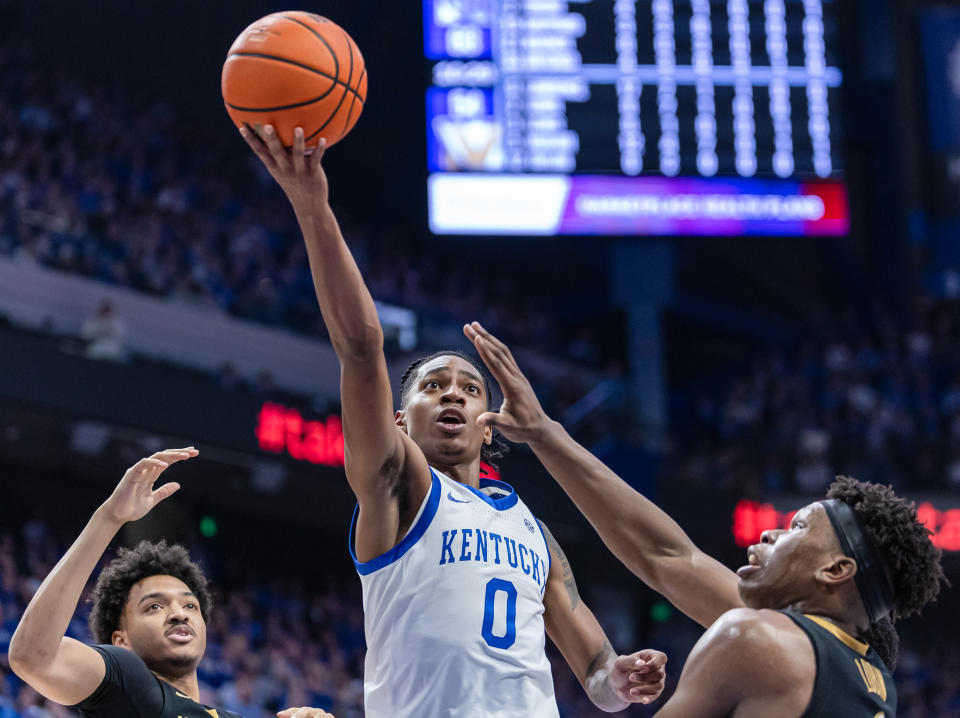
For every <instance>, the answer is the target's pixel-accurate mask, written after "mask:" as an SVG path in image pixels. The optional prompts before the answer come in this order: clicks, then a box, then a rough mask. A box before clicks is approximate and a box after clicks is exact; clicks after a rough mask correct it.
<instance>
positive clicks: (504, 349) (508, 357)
mask: <svg viewBox="0 0 960 718" xmlns="http://www.w3.org/2000/svg"><path fill="white" fill-rule="evenodd" d="M471 326H472V327H473V328H474V330H475V331H476V332H477V333H478V334H479V335H480V336H481V337H483V338H484V339H486V340H487V341H488V342H490V343H491V344H492V345H493V347H494V349H495V350H496V351H497V352H499V353H500V354H502V355H503V357H504V360H505V361H506V362H507V363H509V364H511V365H513V367H514V368H516V369H517V370H518V371H519V367H518V366H517V362H516V360H515V359H514V358H513V354H512V353H511V352H510V347H508V346H507V345H506V344H504V343H503V342H502V341H500V340H499V339H497V338H496V337H495V336H493V334H491V333H490V332H488V331H487V330H486V329H484V327H483V325H482V324H481V323H480V322H472V323H471Z"/></svg>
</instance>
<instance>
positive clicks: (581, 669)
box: [540, 522, 667, 713]
mask: <svg viewBox="0 0 960 718" xmlns="http://www.w3.org/2000/svg"><path fill="white" fill-rule="evenodd" d="M540 526H541V527H542V528H543V535H544V536H545V537H546V539H547V546H548V547H549V549H550V574H549V576H547V585H546V589H545V590H544V594H543V606H544V613H543V620H544V623H545V625H546V629H547V635H548V636H550V640H551V641H553V642H554V644H556V646H557V648H559V649H560V653H562V654H563V657H564V659H566V661H567V664H568V665H569V666H570V669H571V670H572V671H573V674H574V675H575V676H576V677H577V680H579V681H580V685H582V686H583V690H584V691H586V693H587V695H588V696H590V700H591V701H593V703H594V705H596V706H597V707H598V708H600V709H601V710H604V711H607V712H608V713H613V712H615V711H620V710H623V709H624V708H626V707H627V706H628V705H630V704H631V703H651V702H653V701H655V700H656V699H657V698H658V697H659V696H660V694H661V693H662V692H663V686H664V681H665V680H666V669H665V666H666V663H667V656H666V655H665V654H664V653H662V652H660V651H654V650H652V649H647V650H643V651H638V652H636V653H632V654H630V655H628V656H617V654H616V653H615V652H614V650H613V647H612V646H611V645H610V641H609V640H607V636H606V633H604V631H603V628H602V627H601V626H600V623H599V622H598V621H597V619H596V617H595V616H594V615H593V611H591V610H590V609H589V608H588V607H587V605H586V604H585V603H584V602H583V601H582V600H581V599H580V594H579V592H578V591H577V582H576V580H574V578H573V571H572V570H571V568H570V562H569V561H568V560H567V557H566V554H564V552H563V549H562V548H560V544H558V543H557V540H556V539H555V538H554V537H553V534H551V533H550V530H549V529H548V528H547V527H546V526H545V525H544V524H543V523H542V522H541V523H540Z"/></svg>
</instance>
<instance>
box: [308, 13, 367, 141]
mask: <svg viewBox="0 0 960 718" xmlns="http://www.w3.org/2000/svg"><path fill="white" fill-rule="evenodd" d="M340 31H341V32H342V33H343V35H344V37H347V39H348V40H349V36H348V35H347V32H346V30H344V29H343V28H341V29H340ZM347 50H348V51H349V52H350V71H349V72H348V73H347V85H346V87H347V88H348V89H349V87H350V81H351V80H353V48H352V47H350V43H349V42H348V43H347ZM339 74H340V69H339V67H338V69H337V75H339ZM354 96H356V93H354ZM346 97H347V91H346V90H344V91H343V94H342V95H340V102H338V103H337V106H336V107H334V108H333V112H331V113H330V116H329V117H328V118H327V119H326V120H324V123H323V124H322V125H320V126H319V127H318V128H317V129H316V130H315V131H314V132H312V133H311V134H310V136H309V137H307V139H308V140H312V139H313V138H314V137H316V136H317V135H319V134H320V133H321V132H323V130H324V128H325V127H326V126H327V125H329V124H330V121H331V120H332V119H333V118H334V117H336V116H337V114H338V113H339V112H340V108H341V107H343V101H344V100H345V99H346ZM347 116H348V117H349V114H348V115H347ZM341 139H343V133H342V132H341V133H340V136H339V137H338V138H337V142H339V141H340V140H341Z"/></svg>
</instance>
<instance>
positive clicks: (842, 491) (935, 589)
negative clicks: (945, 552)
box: [827, 476, 949, 670]
mask: <svg viewBox="0 0 960 718" xmlns="http://www.w3.org/2000/svg"><path fill="white" fill-rule="evenodd" d="M827 498H828V499H837V500H839V501H843V502H844V503H845V504H847V505H848V506H850V507H851V508H852V509H853V512H854V514H856V517H857V521H858V522H859V523H860V526H861V527H862V528H863V531H864V532H865V533H866V534H867V537H868V538H869V539H870V541H871V542H872V543H873V545H874V547H875V548H876V549H877V551H878V552H879V553H880V555H881V556H882V557H883V559H884V561H885V562H886V568H887V575H888V577H889V578H890V584H891V586H893V603H894V606H893V611H892V612H891V614H890V620H889V621H887V620H885V621H879V622H878V623H875V624H873V625H871V626H870V631H869V635H868V639H870V643H871V644H872V645H873V647H874V649H875V650H876V651H877V653H879V654H880V656H881V658H883V661H884V663H886V664H887V665H888V666H889V667H890V668H891V670H892V669H893V666H894V665H896V652H897V643H898V641H897V636H896V631H895V630H894V628H893V623H894V622H895V621H897V620H899V619H901V618H905V617H907V616H912V615H914V614H917V613H920V611H921V610H922V609H923V607H924V606H925V605H927V604H928V603H931V602H932V601H935V600H936V598H937V595H938V594H939V593H940V584H942V583H944V584H947V585H949V582H948V581H947V579H946V577H945V576H944V573H943V567H942V566H941V565H940V556H941V554H942V551H941V550H940V549H939V548H937V547H936V546H934V545H933V542H932V541H931V540H930V535H931V531H930V529H928V528H927V527H926V526H925V525H924V524H922V523H920V522H919V521H918V520H917V508H916V505H915V504H913V503H912V502H909V501H907V500H906V499H902V498H900V497H899V496H897V495H896V494H894V493H893V489H892V488H891V487H889V486H882V485H880V484H872V483H868V482H864V481H857V480H856V479H853V478H850V477H849V476H838V477H837V479H836V481H834V482H833V484H831V485H830V489H829V491H827ZM885 654H886V655H885Z"/></svg>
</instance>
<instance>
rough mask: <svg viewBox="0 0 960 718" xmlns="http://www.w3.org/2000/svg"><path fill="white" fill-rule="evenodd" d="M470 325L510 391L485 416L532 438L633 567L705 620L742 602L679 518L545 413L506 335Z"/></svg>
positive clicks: (511, 434) (521, 437)
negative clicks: (501, 336)
mask: <svg viewBox="0 0 960 718" xmlns="http://www.w3.org/2000/svg"><path fill="white" fill-rule="evenodd" d="M464 333H465V334H466V336H467V337H468V338H469V339H470V340H471V341H472V342H473V344H474V346H475V347H476V349H477V352H478V353H479V354H480V357H481V358H482V359H483V361H484V363H485V364H486V365H487V367H488V368H489V369H490V371H491V373H492V374H493V376H494V377H495V378H496V380H497V382H498V383H499V384H500V388H501V389H502V391H503V395H504V402H503V406H502V407H501V409H500V411H499V412H488V413H487V414H484V415H483V416H481V417H480V419H479V420H480V421H482V422H485V423H490V424H492V425H494V426H496V427H497V429H499V430H500V431H501V432H502V433H503V435H504V436H506V437H507V438H508V439H510V440H511V441H522V442H526V443H527V444H528V445H529V446H530V448H531V449H533V451H534V453H535V454H536V455H537V458H538V459H539V460H540V462H541V463H542V464H543V465H544V467H546V469H547V471H549V472H550V474H551V475H552V476H553V477H554V478H555V479H556V480H557V483H559V484H560V486H561V487H562V488H563V490H564V491H566V492H567V495H568V496H570V498H571V499H572V500H573V502H574V503H575V504H576V505H577V508H579V509H580V511H581V513H583V515H584V516H586V517H587V520H588V521H590V523H591V524H592V525H593V527H594V529H595V530H596V532H597V533H598V534H599V535H600V538H602V539H603V542H604V543H605V544H606V546H607V548H609V549H610V550H611V551H612V552H613V553H614V555H616V556H617V558H619V559H620V561H621V562H622V563H623V564H624V565H625V566H626V567H627V568H629V569H630V570H631V571H632V572H633V573H634V574H636V575H637V576H638V577H639V578H640V579H641V580H643V582H644V583H646V584H647V585H648V586H650V587H651V588H653V589H654V590H656V591H657V592H658V593H660V594H662V595H663V596H665V597H666V598H667V599H668V600H669V601H670V602H671V603H673V604H674V605H675V606H676V607H677V608H678V609H679V610H680V611H682V612H683V613H685V614H686V615H687V616H689V617H690V618H692V619H693V620H695V621H697V622H698V623H700V624H701V625H703V626H710V625H711V624H712V623H713V622H714V621H715V620H716V619H717V618H718V617H719V616H721V615H722V614H723V613H724V612H726V611H728V610H730V609H731V608H737V607H740V606H743V602H742V601H741V600H740V595H739V593H738V591H737V576H736V574H735V573H733V572H732V571H730V570H729V569H728V568H726V567H725V566H723V564H721V563H720V562H719V561H717V560H715V559H713V558H711V557H710V556H708V555H706V554H705V553H704V552H703V551H701V550H700V549H698V548H697V547H696V546H695V545H694V544H693V542H692V541H691V540H690V538H689V537H688V536H687V535H686V534H685V533H684V531H683V529H681V528H680V527H679V526H678V525H677V523H676V522H675V521H674V520H673V519H671V518H670V517H669V516H667V514H665V513H664V512H663V511H661V510H660V509H659V508H657V506H656V505H655V504H653V503H652V502H650V501H648V500H647V499H646V498H644V497H643V496H641V495H640V494H639V493H638V492H637V491H635V490H634V489H632V488H631V487H630V486H628V485H627V484H626V482H624V481H623V480H622V479H621V478H620V477H619V476H617V475H616V474H615V473H614V472H613V471H611V470H610V469H609V468H608V467H607V466H605V465H604V464H603V462H602V461H600V460H599V459H597V458H596V457H595V456H593V455H592V454H591V453H590V452H589V451H587V450H586V449H585V448H583V447H582V446H581V445H580V444H578V443H577V442H576V441H574V440H573V438H572V437H570V435H569V434H567V433H566V431H565V430H564V429H563V427H562V426H560V424H558V423H557V422H555V421H552V420H551V419H550V418H549V417H548V416H547V415H546V413H545V412H544V411H543V408H542V407H541V406H540V402H539V401H537V397H536V395H535V394H534V392H533V388H532V387H531V386H530V382H529V381H527V378H526V377H525V376H524V375H523V373H522V372H521V371H520V369H519V367H518V366H517V363H516V360H514V358H513V355H512V354H511V353H510V350H509V348H507V346H506V345H505V344H503V342H501V341H499V340H498V339H497V338H496V337H494V336H493V335H491V334H490V333H489V332H487V331H486V330H485V329H484V328H483V327H482V326H480V324H479V323H477V322H474V323H473V324H469V325H467V326H466V327H464Z"/></svg>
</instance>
